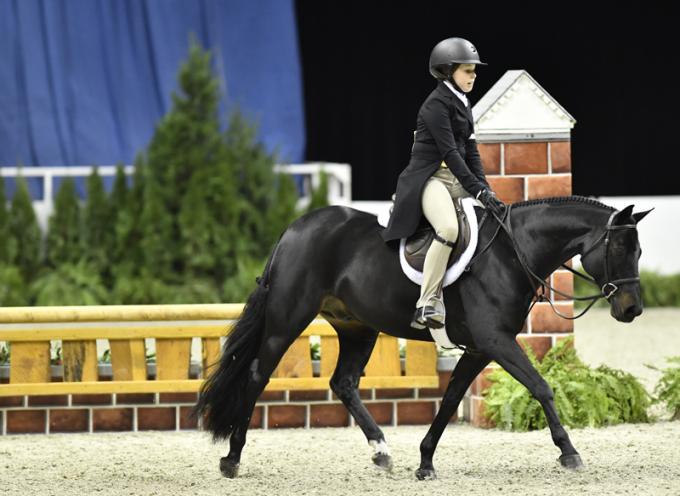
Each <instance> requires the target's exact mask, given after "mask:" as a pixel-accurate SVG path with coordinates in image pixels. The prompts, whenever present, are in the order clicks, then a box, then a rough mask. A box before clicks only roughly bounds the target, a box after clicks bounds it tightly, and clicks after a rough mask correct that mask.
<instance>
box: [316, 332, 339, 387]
mask: <svg viewBox="0 0 680 496" xmlns="http://www.w3.org/2000/svg"><path fill="white" fill-rule="evenodd" d="M339 354H340V343H338V337H337V336H321V364H320V365H321V370H320V374H319V375H320V376H321V377H330V376H331V375H333V372H334V371H335V366H336V365H337V363H338V355H339Z"/></svg>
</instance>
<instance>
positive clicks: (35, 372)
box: [9, 341, 52, 383]
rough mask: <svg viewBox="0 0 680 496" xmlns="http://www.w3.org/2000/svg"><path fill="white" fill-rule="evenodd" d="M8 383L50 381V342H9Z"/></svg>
mask: <svg viewBox="0 0 680 496" xmlns="http://www.w3.org/2000/svg"><path fill="white" fill-rule="evenodd" d="M10 353H11V358H10V367H9V382H10V383H25V382H50V378H51V376H52V374H51V373H50V342H49V341H44V342H39V343H11V352H10Z"/></svg>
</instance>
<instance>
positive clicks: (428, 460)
mask: <svg viewBox="0 0 680 496" xmlns="http://www.w3.org/2000/svg"><path fill="white" fill-rule="evenodd" d="M489 361H490V359H489V357H487V356H486V355H483V354H471V353H467V352H466V353H465V354H464V355H463V356H462V357H461V358H460V360H459V361H458V364H457V365H456V368H455V370H454V371H453V375H452V376H451V380H450V381H449V385H448V386H447V387H446V392H445V393H444V397H443V398H442V403H441V406H440V407H439V411H438V412H437V416H436V417H435V419H434V421H433V422H432V425H431V426H430V429H429V430H428V431H427V434H426V435H425V437H424V438H423V441H422V442H421V443H420V467H419V468H418V470H417V471H416V477H417V478H418V479H420V480H424V479H436V473H435V471H434V465H432V457H433V456H434V450H435V449H436V448H437V443H439V439H440V438H441V436H442V433H443V432H444V429H445V428H446V426H447V424H448V423H449V420H450V419H451V416H452V415H453V412H455V411H456V409H457V408H458V404H459V403H460V401H461V400H462V399H463V395H465V391H467V388H468V387H469V386H470V384H471V383H472V381H473V380H474V379H475V377H477V374H479V373H480V372H481V371H482V370H484V367H486V366H487V365H488V364H489Z"/></svg>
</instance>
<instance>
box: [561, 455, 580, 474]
mask: <svg viewBox="0 0 680 496" xmlns="http://www.w3.org/2000/svg"><path fill="white" fill-rule="evenodd" d="M558 461H559V462H560V465H562V466H563V467H564V468H568V469H570V470H581V469H582V468H583V462H582V461H581V456H580V455H579V454H578V453H575V454H573V455H562V456H560V457H559V458H558Z"/></svg>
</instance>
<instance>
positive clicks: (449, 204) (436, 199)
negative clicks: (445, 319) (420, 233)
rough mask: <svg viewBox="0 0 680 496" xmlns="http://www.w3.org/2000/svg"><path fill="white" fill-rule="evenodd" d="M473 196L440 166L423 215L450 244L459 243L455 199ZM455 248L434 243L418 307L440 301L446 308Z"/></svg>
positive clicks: (428, 187)
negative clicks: (445, 292) (445, 291)
mask: <svg viewBox="0 0 680 496" xmlns="http://www.w3.org/2000/svg"><path fill="white" fill-rule="evenodd" d="M466 196H470V194H469V193H468V192H467V191H465V189H463V186H462V185H461V184H460V182H459V181H458V179H456V177H455V176H454V175H453V173H452V172H451V171H450V170H449V169H448V168H444V167H440V168H439V169H438V170H437V172H435V173H434V174H433V175H432V176H430V178H429V179H428V180H427V182H426V183H425V188H424V189H423V194H422V197H421V204H422V207H423V215H425V218H426V219H427V220H428V221H429V222H430V224H432V227H433V228H434V230H435V232H436V233H437V234H438V235H439V236H441V237H442V238H444V239H446V240H448V241H456V239H457V238H458V219H456V211H455V209H454V206H453V200H452V198H464V197H466ZM451 250H452V248H451V247H450V246H447V245H445V244H443V243H440V242H439V241H437V240H436V239H434V240H433V241H432V244H431V245H430V248H429V249H428V250H427V254H426V255H425V263H424V266H423V284H422V286H421V287H420V298H419V299H418V302H417V303H416V306H417V307H421V306H424V305H425V304H427V303H429V304H431V305H433V306H434V305H435V303H434V302H432V301H431V300H433V299H434V300H438V301H439V303H440V304H441V305H442V307H439V308H443V300H442V291H441V289H442V288H441V285H442V281H443V279H444V272H445V271H446V263H447V262H448V260H449V256H450V255H451Z"/></svg>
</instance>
